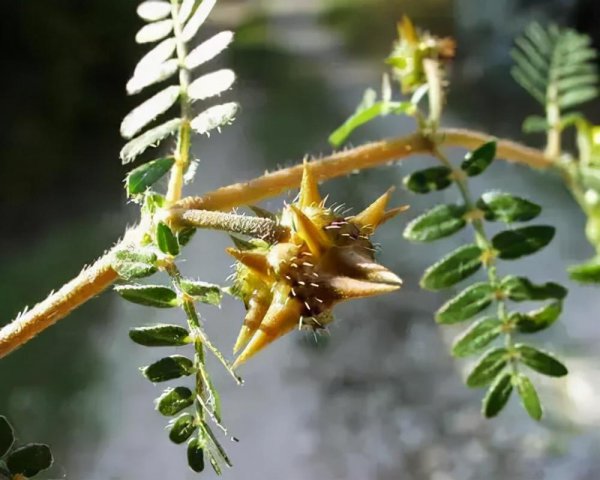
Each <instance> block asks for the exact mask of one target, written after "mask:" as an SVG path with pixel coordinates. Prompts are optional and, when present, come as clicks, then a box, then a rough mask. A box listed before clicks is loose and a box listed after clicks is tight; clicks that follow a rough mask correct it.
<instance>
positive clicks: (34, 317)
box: [0, 129, 553, 358]
mask: <svg viewBox="0 0 600 480" xmlns="http://www.w3.org/2000/svg"><path fill="white" fill-rule="evenodd" d="M437 134H438V135H439V136H440V142H439V145H445V146H449V147H462V148H466V149H474V148H476V147H478V146H479V145H481V144H482V143H485V142H487V141H489V140H492V139H493V138H494V137H492V136H490V135H487V134H484V133H479V132H472V131H469V130H460V129H447V130H439V131H438V133H437ZM431 149H432V142H431V141H430V140H429V139H427V138H425V137H424V136H423V135H420V134H413V135H409V136H407V137H402V138H397V139H392V140H383V141H380V142H373V143H369V144H367V145H363V146H361V147H357V148H353V149H350V150H346V151H344V152H338V153H334V154H333V155H330V156H328V157H324V158H321V159H319V160H315V161H313V162H312V163H311V168H312V169H313V172H314V174H315V176H316V177H317V179H318V180H320V181H323V180H328V179H331V178H335V177H340V176H343V175H347V174H349V173H351V172H354V171H356V170H362V169H366V168H373V167H376V166H379V165H383V164H385V163H388V162H391V161H394V160H401V159H403V158H406V157H408V156H410V155H412V154H417V153H424V152H430V151H431ZM498 157H500V158H504V159H506V160H508V161H510V162H515V163H521V164H524V165H527V166H530V167H533V168H550V167H552V166H553V161H552V159H550V158H548V157H546V156H545V155H544V153H543V152H541V151H539V150H535V149H532V148H529V147H525V146H523V145H520V144H518V143H515V142H512V141H509V140H499V141H498ZM301 176H302V164H299V165H296V166H294V167H290V168H286V169H283V170H279V171H276V172H273V173H269V174H266V175H263V176H261V177H258V178H255V179H254V180H250V181H248V182H245V183H237V184H234V185H229V186H227V187H222V188H219V189H217V190H214V191H213V192H209V193H207V194H205V195H203V196H202V197H190V198H186V199H184V200H181V201H180V202H178V203H177V204H176V207H177V208H178V209H183V210H190V209H191V210H231V209H232V208H234V207H237V206H241V205H248V204H252V203H255V202H257V201H259V200H263V199H265V198H269V197H274V196H276V195H279V194H280V193H282V192H285V191H287V190H290V189H292V188H297V187H298V186H299V185H300V179H301ZM190 215H192V216H193V214H190ZM139 233H140V232H138V231H136V229H133V230H130V231H129V232H128V234H127V235H126V237H127V238H126V239H123V241H122V242H121V243H120V244H118V245H117V246H116V247H114V248H113V250H111V251H109V252H107V253H106V254H105V255H104V256H103V257H101V258H99V259H98V260H97V261H96V262H95V263H94V264H93V265H91V266H90V267H89V268H87V269H84V270H83V271H82V272H81V273H80V274H79V275H78V276H77V277H76V278H74V279H73V280H71V281H70V282H69V283H67V284H65V285H64V286H63V287H62V288H61V289H60V290H58V291H57V292H55V293H52V294H51V295H50V296H49V297H48V298H47V299H46V300H44V301H43V302H41V303H39V304H37V305H36V306H35V307H34V308H33V309H32V310H29V311H27V312H24V313H23V314H21V315H20V316H19V317H18V318H17V319H16V320H14V321H13V322H12V323H9V324H8V325H6V326H5V327H3V328H2V329H1V330H0V358H2V357H4V356H6V355H8V354H9V353H10V352H12V351H13V350H15V349H16V348H18V347H19V346H21V345H23V344H24V343H26V342H27V341H29V340H31V339H32V338H33V337H34V336H35V335H37V334H38V333H40V332H41V331H43V330H45V329H46V328H48V327H49V326H51V325H53V324H54V323H56V322H57V321H58V320H60V319H61V318H64V317H66V316H67V315H68V314H69V313H70V312H71V311H72V310H74V309H76V308H77V307H79V306H80V305H82V304H84V303H85V302H87V301H88V300H90V299H91V298H93V297H95V296H96V295H98V294H99V293H101V292H102V291H103V290H105V289H106V288H108V287H109V286H110V285H111V284H112V283H114V282H115V281H116V280H117V279H118V275H117V273H116V272H115V271H114V270H113V269H112V268H111V260H112V252H113V251H114V250H115V249H117V248H119V247H122V244H123V243H124V242H129V241H131V240H132V239H135V238H137V235H139Z"/></svg>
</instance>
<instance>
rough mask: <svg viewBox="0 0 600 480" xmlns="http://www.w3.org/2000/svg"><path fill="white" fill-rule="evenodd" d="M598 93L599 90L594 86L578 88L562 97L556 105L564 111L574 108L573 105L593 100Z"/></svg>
mask: <svg viewBox="0 0 600 480" xmlns="http://www.w3.org/2000/svg"><path fill="white" fill-rule="evenodd" d="M598 92H599V90H598V87H596V86H591V85H590V86H586V87H580V88H577V89H576V90H571V91H570V92H567V93H565V94H564V95H562V96H561V98H560V99H559V101H558V104H559V106H560V107H561V108H564V109H567V108H570V107H574V106H575V105H579V104H581V103H585V102H589V101H590V100H594V99H595V98H596V97H597V96H598Z"/></svg>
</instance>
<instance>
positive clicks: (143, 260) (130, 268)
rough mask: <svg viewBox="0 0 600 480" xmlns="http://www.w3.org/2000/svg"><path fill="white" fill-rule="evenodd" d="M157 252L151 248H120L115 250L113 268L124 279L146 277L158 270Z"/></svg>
mask: <svg viewBox="0 0 600 480" xmlns="http://www.w3.org/2000/svg"><path fill="white" fill-rule="evenodd" d="M156 260H157V257H156V254H155V253H154V252H152V251H150V250H141V249H137V250H126V249H124V250H118V251H117V252H115V255H114V258H113V261H112V265H111V266H112V268H114V270H115V271H116V272H117V273H118V274H119V277H121V278H122V279H124V280H131V279H134V278H144V277H149V276H150V275H153V274H154V273H156V271H157V270H158V267H157V266H156Z"/></svg>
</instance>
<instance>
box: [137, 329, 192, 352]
mask: <svg viewBox="0 0 600 480" xmlns="http://www.w3.org/2000/svg"><path fill="white" fill-rule="evenodd" d="M129 338H131V340H133V341H134V342H135V343H137V344H138V345H143V346H145V347H177V346H180V345H186V344H188V343H191V342H192V339H191V338H190V332H188V331H187V330H186V329H185V328H183V327H181V326H179V325H169V324H164V323H159V324H157V325H149V326H147V327H138V328H132V329H131V330H129Z"/></svg>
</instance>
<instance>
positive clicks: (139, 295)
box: [115, 285, 179, 308]
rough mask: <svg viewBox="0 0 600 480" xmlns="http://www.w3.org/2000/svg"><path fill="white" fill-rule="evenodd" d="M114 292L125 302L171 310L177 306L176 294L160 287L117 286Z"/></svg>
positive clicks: (167, 288)
mask: <svg viewBox="0 0 600 480" xmlns="http://www.w3.org/2000/svg"><path fill="white" fill-rule="evenodd" d="M115 291H116V292H117V293H118V294H119V295H121V296H122V297H123V298H124V299H125V300H129V301H130V302H133V303H137V304H139V305H145V306H147V307H155V308H172V307H177V306H178V305H179V300H178V299H177V293H176V292H175V291H173V290H171V289H170V288H169V287H164V286H162V285H118V286H116V287H115Z"/></svg>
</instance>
